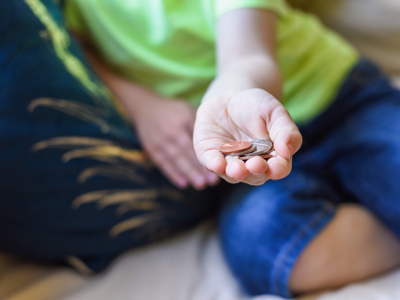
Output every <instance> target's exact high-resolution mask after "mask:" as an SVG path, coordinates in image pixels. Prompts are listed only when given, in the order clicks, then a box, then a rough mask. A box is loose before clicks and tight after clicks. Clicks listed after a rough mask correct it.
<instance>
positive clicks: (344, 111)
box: [220, 61, 400, 297]
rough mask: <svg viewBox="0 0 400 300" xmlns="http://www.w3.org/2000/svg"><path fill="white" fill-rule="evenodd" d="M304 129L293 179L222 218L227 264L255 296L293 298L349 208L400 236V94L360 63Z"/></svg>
mask: <svg viewBox="0 0 400 300" xmlns="http://www.w3.org/2000/svg"><path fill="white" fill-rule="evenodd" d="M299 129H300V132H301V133H302V135H303V138H304V143H303V146H302V148H301V150H300V151H299V152H298V153H297V154H296V155H295V156H294V159H293V171H292V172H291V174H290V175H289V176H288V177H286V178H285V179H282V180H279V181H269V182H267V183H266V184H264V185H262V186H260V187H248V186H242V187H240V193H239V192H238V193H236V194H235V197H234V198H233V199H232V200H231V201H230V203H229V204H228V206H227V207H226V208H225V210H224V212H223V214H222V215H221V219H220V227H221V240H222V245H223V248H224V252H225V254H226V258H227V261H228V263H229V265H230V266H231V268H232V270H233V272H234V273H235V275H236V277H237V278H238V279H239V281H240V282H241V284H242V286H243V287H244V288H245V289H246V290H247V291H248V292H249V293H250V294H252V295H259V294H276V295H280V296H283V297H289V296H290V291H289V289H288V280H289V276H290V272H291V270H292V268H293V265H294V263H295V261H296V259H297V258H298V256H299V254H300V253H301V252H302V251H303V249H304V247H305V246H307V244H308V243H309V242H310V241H311V240H312V239H313V238H314V237H315V235H316V234H318V233H319V232H320V230H321V229H323V228H324V226H325V225H326V224H327V223H328V222H329V221H330V220H331V219H332V218H333V217H334V215H335V211H336V209H337V206H338V205H340V204H342V203H345V202H353V203H354V202H355V203H360V204H362V205H364V206H365V207H367V208H368V209H369V210H370V211H371V212H373V213H374V214H375V215H376V216H377V217H378V218H379V219H380V220H381V221H382V222H383V223H385V224H386V225H387V226H388V227H389V228H391V229H392V230H393V231H394V232H395V233H396V234H397V235H398V236H399V237H400V203H399V199H400V185H399V178H400V155H399V153H400V139H399V134H400V91H398V90H396V89H394V88H393V87H391V86H390V84H389V83H388V81H387V80H386V78H385V77H384V76H383V75H382V74H381V73H380V71H379V70H378V69H377V68H376V67H374V66H373V65H372V64H370V63H369V62H367V61H360V62H359V63H358V64H357V65H356V66H355V67H354V69H353V70H352V71H351V73H350V74H349V75H348V78H347V79H346V81H345V82H344V84H343V85H342V87H341V90H340V92H339V93H338V95H337V97H336V99H335V101H334V102H333V104H332V105H331V106H330V107H329V108H328V109H327V110H326V111H325V112H323V113H322V114H321V115H320V116H319V117H317V118H316V119H314V120H312V121H311V122H310V123H309V124H305V125H302V126H299Z"/></svg>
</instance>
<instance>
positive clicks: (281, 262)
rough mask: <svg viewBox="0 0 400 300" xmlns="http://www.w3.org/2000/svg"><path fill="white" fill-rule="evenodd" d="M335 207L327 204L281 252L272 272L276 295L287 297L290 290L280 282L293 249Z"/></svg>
mask: <svg viewBox="0 0 400 300" xmlns="http://www.w3.org/2000/svg"><path fill="white" fill-rule="evenodd" d="M332 209H333V205H332V204H331V203H330V202H326V203H325V205H324V207H323V208H322V209H321V210H320V211H319V212H318V213H317V214H315V215H314V217H313V218H312V219H311V220H310V221H309V222H308V223H307V224H306V225H305V226H303V228H302V229H301V230H300V232H298V233H297V235H296V236H295V237H294V238H293V239H292V240H291V241H290V242H289V243H288V244H286V246H285V247H284V248H283V249H282V250H281V251H280V254H279V255H278V259H277V263H275V267H274V270H273V272H272V282H273V290H274V292H275V293H277V294H279V295H287V294H288V290H287V288H286V290H283V288H282V285H281V283H280V282H279V281H280V280H279V279H280V274H281V273H282V270H283V269H284V266H285V262H286V261H287V257H288V256H289V253H290V252H291V251H292V249H293V247H294V246H295V245H296V244H297V243H298V242H299V241H300V240H301V239H302V238H303V237H304V236H306V235H307V233H308V232H310V231H311V229H312V228H313V227H314V226H315V225H316V224H318V223H319V222H320V221H321V220H322V219H323V217H324V216H326V215H327V213H329V212H330V211H332Z"/></svg>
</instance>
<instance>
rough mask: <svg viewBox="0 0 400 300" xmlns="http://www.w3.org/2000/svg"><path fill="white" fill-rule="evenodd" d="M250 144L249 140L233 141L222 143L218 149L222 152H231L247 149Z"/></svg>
mask: <svg viewBox="0 0 400 300" xmlns="http://www.w3.org/2000/svg"><path fill="white" fill-rule="evenodd" d="M251 146H252V144H251V142H249V141H233V142H230V143H226V144H224V145H222V146H221V147H220V148H219V149H220V150H221V152H222V153H224V154H231V153H237V152H242V151H245V150H248V149H250V148H251Z"/></svg>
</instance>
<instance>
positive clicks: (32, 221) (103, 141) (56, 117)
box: [0, 0, 217, 272]
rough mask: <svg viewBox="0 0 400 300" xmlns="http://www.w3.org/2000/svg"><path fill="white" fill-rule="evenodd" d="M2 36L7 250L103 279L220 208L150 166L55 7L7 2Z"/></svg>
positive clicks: (48, 0)
mask: <svg viewBox="0 0 400 300" xmlns="http://www.w3.org/2000/svg"><path fill="white" fill-rule="evenodd" d="M0 36H1V39H0V166H1V167H0V250H1V251H6V252H11V253H16V254H19V255H23V256H25V257H30V258H34V259H39V260H46V261H57V262H60V261H68V262H70V263H72V264H73V265H75V266H76V267H78V268H80V269H81V270H82V271H85V272H92V271H99V270H101V269H102V268H103V267H104V266H105V265H106V264H107V263H108V262H109V261H110V260H111V259H112V258H113V257H115V256H116V255H117V254H119V253H120V252H122V251H124V250H126V249H129V248H131V247H135V246H138V245H142V244H145V243H148V242H150V241H152V240H157V239H159V238H161V237H164V236H168V235H170V234H171V233H173V232H175V231H177V230H179V229H182V228H185V227H187V226H188V225H192V224H194V223H196V222H197V221H198V220H200V219H201V218H202V217H203V216H204V215H205V214H206V213H207V211H208V210H209V209H210V208H211V207H212V206H213V204H212V203H213V202H216V201H215V198H214V199H213V198H212V197H209V196H208V193H209V191H206V192H204V193H197V192H194V191H193V190H186V191H180V190H177V189H176V188H174V187H173V186H172V185H171V184H170V183H169V182H168V181H167V180H166V179H165V178H164V177H163V176H162V175H161V174H160V172H159V171H158V170H157V169H155V168H154V167H153V166H152V165H151V163H150V162H149V161H148V160H147V159H146V156H145V154H144V153H143V152H142V151H141V149H140V145H139V142H138V140H137V138H136V136H135V134H134V133H133V131H132V130H131V128H130V127H129V126H128V125H127V123H126V122H125V121H124V119H123V118H122V117H121V116H120V114H119V113H118V111H117V109H116V108H115V106H114V104H113V100H112V99H111V97H110V94H109V92H108V91H107V89H106V88H105V87H104V86H102V84H101V83H100V82H99V80H98V79H96V77H95V76H94V75H93V74H92V72H91V71H90V70H89V68H88V66H87V65H86V64H85V62H84V60H83V58H82V53H81V51H80V50H79V47H78V46H77V44H76V43H75V42H74V41H73V40H72V39H71V37H70V36H69V35H68V33H67V32H66V30H65V28H64V26H63V23H62V13H61V10H60V7H59V5H57V4H56V3H55V2H54V0H1V1H0ZM213 195H215V196H216V197H217V195H216V194H215V193H213Z"/></svg>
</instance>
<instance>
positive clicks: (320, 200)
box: [0, 0, 400, 297]
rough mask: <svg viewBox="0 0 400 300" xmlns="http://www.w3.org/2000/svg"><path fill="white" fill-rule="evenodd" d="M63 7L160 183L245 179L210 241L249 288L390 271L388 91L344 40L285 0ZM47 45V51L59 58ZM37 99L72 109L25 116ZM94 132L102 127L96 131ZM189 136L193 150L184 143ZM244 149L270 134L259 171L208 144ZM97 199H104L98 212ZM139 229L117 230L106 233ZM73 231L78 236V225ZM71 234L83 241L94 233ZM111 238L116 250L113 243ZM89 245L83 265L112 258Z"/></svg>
mask: <svg viewBox="0 0 400 300" xmlns="http://www.w3.org/2000/svg"><path fill="white" fill-rule="evenodd" d="M26 2H27V3H29V4H30V5H31V6H32V10H33V11H34V12H35V13H37V14H38V15H40V18H41V20H42V22H43V23H44V24H48V26H47V28H48V30H49V31H50V32H51V33H52V32H53V31H52V28H53V29H54V24H51V22H50V23H49V18H48V16H46V15H43V14H40V13H39V12H41V11H43V10H42V9H41V7H40V5H39V4H37V2H40V1H37V0H26ZM33 3H36V4H35V5H34V4H33ZM66 4H67V7H66V9H67V16H68V19H69V22H70V26H71V28H72V30H73V31H75V32H76V33H77V34H78V35H79V36H82V37H83V39H84V40H85V43H86V44H87V45H89V48H90V49H95V51H96V52H97V53H95V54H90V51H91V50H90V49H89V55H91V57H92V62H93V64H94V66H97V67H96V69H97V70H98V72H99V74H100V76H101V77H102V78H103V80H104V81H105V82H106V83H107V84H108V85H109V87H110V88H111V90H113V91H114V93H115V94H116V96H117V98H118V100H119V101H120V103H121V104H122V106H123V107H124V108H125V112H126V114H127V116H128V118H129V119H130V120H131V121H132V123H133V124H134V126H135V129H136V131H137V133H138V136H139V139H140V142H141V144H142V145H143V146H144V148H145V150H146V151H147V153H148V154H149V155H150V157H151V158H152V160H153V161H154V162H155V163H156V164H157V165H158V166H159V168H160V169H161V170H162V171H163V173H164V175H165V176H166V177H168V178H169V179H170V180H171V181H172V182H173V183H175V184H176V185H177V186H179V187H186V186H188V185H189V184H190V185H192V186H194V187H196V188H198V189H202V188H204V187H205V186H206V185H213V184H215V183H216V181H217V179H216V177H215V176H214V175H213V174H211V175H210V174H209V173H207V172H206V171H204V170H203V169H201V168H200V166H202V165H203V166H204V167H205V168H206V169H208V170H211V171H212V172H214V173H216V174H218V175H219V176H221V177H223V178H224V179H225V180H227V181H228V182H232V183H236V182H244V183H248V185H239V186H238V188H237V189H236V190H235V195H234V197H233V198H232V199H230V200H229V203H228V205H227V206H226V207H225V208H224V210H223V213H222V216H221V240H222V244H223V247H224V251H225V255H226V258H227V261H228V263H229V264H230V266H231V268H232V270H233V272H234V273H235V274H236V276H237V278H238V280H239V281H240V283H241V284H242V286H243V287H244V288H245V289H246V290H247V291H248V292H249V293H250V294H253V295H257V294H265V293H272V294H276V295H281V296H287V297H288V296H290V294H293V293H303V292H308V291H313V290H318V289H323V288H332V287H337V286H341V285H344V284H347V283H350V282H354V281H358V280H361V279H364V278H366V277H370V276H373V275H376V274H379V273H380V272H383V271H386V270H389V269H390V268H393V267H395V266H397V265H398V264H399V260H400V258H399V255H398V253H399V252H400V245H399V242H398V236H399V235H400V224H399V220H400V218H399V215H400V211H399V208H398V205H396V203H395V201H396V200H397V199H398V198H399V194H400V189H399V188H398V183H397V178H398V172H399V171H398V170H399V169H400V168H399V166H400V161H399V159H398V158H397V153H398V150H399V147H400V145H399V143H398V142H397V141H396V140H395V139H393V136H395V135H396V134H397V133H398V132H399V125H400V124H399V121H398V113H397V112H398V109H399V101H400V93H399V92H398V91H396V90H394V89H393V88H391V87H390V86H389V84H388V83H387V81H386V80H385V79H384V78H383V77H382V75H381V74H380V73H379V72H378V71H377V69H376V68H375V67H373V66H372V65H371V64H369V63H368V62H365V61H362V60H360V59H359V57H358V54H357V53H356V51H354V49H353V48H352V47H351V46H349V45H348V44H347V43H345V42H344V41H343V40H341V39H340V38H339V37H337V36H336V35H335V34H333V33H330V32H328V31H326V30H325V29H323V28H322V26H321V25H320V24H319V23H318V21H317V20H315V19H314V18H312V17H310V16H306V15H304V14H302V13H300V12H297V11H294V10H292V9H291V8H290V7H289V6H288V5H287V4H286V3H285V2H284V1H283V0H282V1H281V0H236V1H233V0H214V1H211V0H199V1H192V0H187V1H173V0H154V1H144V0H143V1H134V0H118V1H106V0H81V1H79V0H68V1H67V2H66ZM9 5H16V4H13V2H11V1H9ZM12 11H16V12H18V11H19V10H12ZM5 36H8V35H5ZM10 36H11V35H10ZM54 36H55V37H57V38H58V39H54V41H58V42H60V41H61V42H65V39H62V36H59V35H54ZM12 38H14V36H12ZM61 42H60V43H61ZM54 43H56V42H54ZM65 44H66V43H64V44H62V45H65ZM58 46H60V45H58ZM60 47H61V46H60ZM60 47H59V48H56V50H57V51H56V52H57V54H60V53H61V54H65V53H64V52H62V51H60ZM61 49H63V48H61ZM215 49H216V51H215ZM215 53H216V54H215ZM61 57H63V58H65V61H68V58H67V57H66V56H61ZM41 63H42V62H41ZM75 66H76V65H75ZM214 77H215V78H214ZM204 93H205V96H203V94H204ZM66 94H67V95H70V92H69V91H67V92H66ZM176 99H184V100H188V101H189V102H191V103H192V104H195V105H199V108H198V109H197V113H196V114H197V117H196V120H195V119H194V110H193V108H192V107H191V106H189V105H188V104H186V103H185V102H182V101H180V100H176ZM278 99H279V100H280V101H278ZM45 100H46V101H45ZM200 100H202V103H201V105H200ZM67 104H68V105H69V106H68V105H67ZM45 105H47V106H50V105H52V107H57V108H59V109H60V110H61V109H67V108H69V109H70V110H68V112H69V113H71V114H72V113H76V112H77V111H78V109H77V108H76V103H70V102H68V103H66V102H60V101H58V102H55V101H50V100H49V99H37V100H36V101H35V102H33V103H32V104H31V105H30V106H29V107H30V109H31V110H34V109H35V108H36V107H38V106H45ZM74 105H75V106H74ZM79 108H80V110H79V111H80V112H83V111H85V112H86V114H83V113H82V115H80V117H81V118H86V119H88V120H91V121H92V122H95V121H96V122H98V123H100V121H99V120H97V119H94V117H93V116H92V115H90V114H89V113H88V112H87V111H86V110H85V109H86V108H87V106H84V107H79ZM42 117H44V116H42ZM57 122H58V120H54V121H53V124H55V125H56V124H58V123H57ZM101 124H103V127H102V128H103V129H104V130H107V129H108V128H109V127H110V126H109V127H107V126H106V125H108V123H105V124H104V122H103V123H101ZM296 124H297V125H296ZM71 126H72V125H71ZM193 126H194V130H193V139H194V150H193V149H192V148H191V146H190V143H189V141H190V139H191V135H192V128H193ZM50 129H52V128H49V129H47V128H46V130H50ZM62 130H64V131H66V132H69V131H68V130H69V128H64V127H63V128H62ZM83 130H86V131H87V128H86V127H83ZM86 131H85V132H86ZM300 133H301V134H300ZM251 139H271V140H272V141H273V142H274V147H275V150H276V156H275V157H273V158H271V159H270V160H268V161H267V162H266V161H264V160H263V159H261V158H260V157H254V158H252V159H250V160H248V161H247V162H246V163H244V162H242V161H238V160H231V161H229V163H227V162H226V160H225V158H224V157H223V155H222V154H221V153H220V151H219V150H218V149H219V146H220V145H222V144H223V143H225V142H227V141H232V140H251ZM302 141H303V145H302V148H301V150H299V149H300V146H301V144H302ZM79 142H80V143H81V144H82V143H83V141H82V140H80V141H79ZM85 142H86V143H88V144H90V143H94V142H96V143H104V142H105V141H103V140H102V141H98V140H96V141H93V140H85ZM49 145H50V146H52V147H55V146H57V145H58V146H60V145H61V146H64V147H66V146H70V145H65V144H62V143H61V140H57V141H55V140H51V143H50V142H49V141H47V144H44V143H39V144H35V147H34V149H36V150H37V151H38V150H40V149H43V148H44V147H45V146H46V147H49ZM106 145H107V146H108V147H109V148H107V147H106V148H104V147H105V146H104V144H100V145H99V144H97V146H103V148H101V149H102V153H104V152H105V149H106V150H108V151H109V153H115V151H117V152H118V153H119V156H121V157H125V158H126V157H132V155H131V156H129V154H132V153H130V152H126V151H125V152H124V151H122V150H121V149H119V148H116V146H115V145H114V144H113V143H111V145H109V144H106ZM112 146H114V148H112ZM127 146H128V145H127ZM110 147H111V148H110ZM110 149H112V150H114V152H112V151H111V150H110ZM89 150H91V152H90V151H89ZM89 150H87V149H86V150H85V151H86V152H85V151H80V152H79V151H74V152H72V153H70V152H69V153H68V154H69V155H67V156H65V155H64V159H65V161H68V158H69V159H71V157H72V158H73V157H77V156H78V155H82V153H86V154H87V155H89V154H92V156H94V157H96V153H98V152H96V151H94V149H89ZM296 152H297V154H296V156H295V159H294V160H293V169H292V170H291V168H292V157H293V155H294V154H295V153H296ZM48 153H49V152H48ZM52 153H53V152H52ZM194 153H196V156H197V158H198V159H199V161H200V163H198V162H197V161H196V160H195V159H194ZM43 159H48V157H45V158H43ZM102 159H105V157H102ZM46 166H47V165H46ZM68 167H69V168H72V166H71V164H69V165H68ZM121 167H122V166H121ZM91 171H94V170H93V168H92V169H91ZM125 171H128V170H125ZM378 172H379V173H378ZM69 173H71V172H68V174H69ZM289 173H290V174H289ZM68 174H67V172H66V174H65V176H67V175H68ZM11 175H12V174H11ZM55 175H56V173H55ZM84 175H86V177H87V176H88V175H87V172H86V173H82V174H81V176H80V180H84V179H85V178H86V177H85V176H84ZM377 175H378V176H377ZM155 176H156V175H153V178H155ZM11 177H12V176H11ZM268 179H273V180H269V181H267V180H268ZM276 179H280V180H277V181H275V180H276ZM157 180H162V179H159V177H157ZM146 184H150V183H147V182H146ZM151 184H153V183H151ZM155 185H157V184H155ZM163 185H165V183H163ZM66 192H69V191H68V190H67V191H66ZM107 192H109V193H111V190H108V191H107ZM98 194H99V192H97V193H96V194H94V193H92V194H89V195H87V194H85V195H83V196H81V197H78V198H76V199H75V201H74V204H75V206H76V207H79V206H81V205H82V204H85V203H88V202H90V201H93V199H97V198H96V197H98V196H99V195H98ZM168 195H171V192H169V193H168ZM194 195H196V194H194ZM103 196H104V195H103ZM106 196H108V195H105V196H104V197H105V198H107V197H106ZM119 196H120V197H121V195H119ZM205 199H207V198H205ZM117 200H119V201H120V200H121V198H118V197H114V198H112V201H114V203H115V201H117ZM207 200H209V199H207ZM110 201H111V200H110V199H108V202H107V201H105V199H104V198H102V201H101V203H100V204H102V205H103V206H104V205H109V204H107V203H112V202H110ZM65 202H66V203H67V201H65ZM170 202H171V201H170ZM170 202H168V203H166V204H168V205H170V207H171V208H174V205H173V204H172V203H170ZM177 203H180V202H177ZM196 203H198V202H196ZM31 205H33V204H31ZM182 206H184V205H182ZM49 207H50V206H49ZM47 208H48V206H46V209H47ZM125 209H126V208H125ZM142 209H143V208H142ZM89 210H90V209H89V208H88V207H86V210H85V211H83V210H78V213H79V214H81V215H84V212H88V211H89ZM166 212H167V213H168V210H166ZM181 212H182V213H184V210H183V209H182V211H181ZM104 213H106V212H104ZM174 216H175V217H177V216H178V217H179V216H182V214H178V213H176V214H175V215H174ZM151 217H152V218H154V217H155V216H154V215H152V216H151ZM157 217H159V216H157ZM188 218H189V217H188ZM5 219H6V218H5ZM66 219H67V217H66V218H65V220H66ZM109 219H110V218H109ZM109 219H107V220H109ZM170 219H173V218H170ZM143 220H144V219H140V220H138V219H136V220H134V222H128V223H127V222H124V223H122V224H119V225H116V226H115V227H113V230H111V234H113V235H115V236H117V235H119V234H120V233H121V232H122V231H123V230H124V229H126V228H127V227H128V226H132V224H138V223H139V221H143ZM147 220H148V219H146V221H147ZM57 221H58V220H57ZM60 221H64V219H62V220H60ZM41 222H42V220H41ZM41 222H39V223H41ZM110 222H111V221H110ZM43 223H44V222H43ZM58 226H59V225H58ZM76 226H77V227H76V228H78V229H75V231H79V232H81V228H82V226H78V224H76ZM14 227H15V226H14ZM172 227H173V226H172ZM62 228H63V227H62ZM73 228H75V227H73ZM84 228H85V229H86V230H84V231H83V233H86V235H85V237H87V238H92V236H94V234H92V233H93V232H96V233H97V231H94V230H93V228H92V227H90V226H86V227H84ZM128 228H129V227H128ZM145 233H146V232H145ZM145 233H144V234H145ZM68 237H69V236H68ZM0 240H1V239H0ZM82 242H85V239H82ZM114 244H117V245H119V249H124V248H126V246H127V243H125V242H124V241H122V240H121V239H116V240H115V241H114ZM13 245H14V244H13ZM85 245H86V244H85ZM93 245H98V243H93V244H92V248H90V245H89V248H90V250H87V251H83V252H84V254H85V255H86V257H93V256H94V254H93V253H96V254H97V260H96V262H97V263H98V262H99V261H101V260H102V259H103V260H106V261H108V256H107V255H109V254H110V253H115V252H112V251H111V250H110V249H109V248H107V247H110V248H111V246H112V245H111V243H105V244H104V245H105V246H107V247H104V248H102V247H101V251H99V252H96V251H95V249H94V247H93ZM71 247H72V246H71ZM76 249H83V247H82V248H74V251H76ZM51 250H52V249H51ZM71 251H72V250H71ZM91 251H92V252H91ZM90 254H91V256H90ZM85 255H83V254H81V255H80V256H79V257H82V256H83V257H84V256H85ZM72 261H76V257H73V260H72ZM87 261H88V260H86V262H87Z"/></svg>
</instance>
